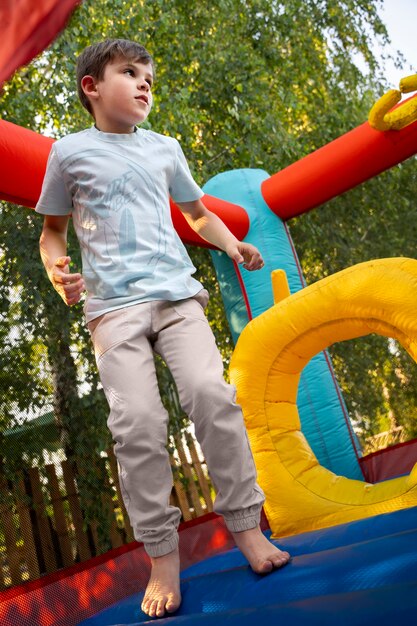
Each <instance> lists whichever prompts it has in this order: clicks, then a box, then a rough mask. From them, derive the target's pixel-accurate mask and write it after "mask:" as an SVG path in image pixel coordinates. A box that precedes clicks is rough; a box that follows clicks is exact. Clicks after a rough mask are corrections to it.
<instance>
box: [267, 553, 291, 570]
mask: <svg viewBox="0 0 417 626" xmlns="http://www.w3.org/2000/svg"><path fill="white" fill-rule="evenodd" d="M290 558H291V557H290V555H289V554H288V552H280V553H279V554H276V555H273V556H272V557H271V561H272V563H273V565H274V567H282V566H283V565H286V563H288V561H289V560H290Z"/></svg>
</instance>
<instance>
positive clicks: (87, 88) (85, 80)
mask: <svg viewBox="0 0 417 626" xmlns="http://www.w3.org/2000/svg"><path fill="white" fill-rule="evenodd" d="M81 89H82V90H83V92H84V93H85V95H86V96H87V98H91V99H93V100H95V99H96V98H97V97H98V91H97V84H96V80H95V79H94V78H93V76H89V75H87V76H83V77H82V79H81Z"/></svg>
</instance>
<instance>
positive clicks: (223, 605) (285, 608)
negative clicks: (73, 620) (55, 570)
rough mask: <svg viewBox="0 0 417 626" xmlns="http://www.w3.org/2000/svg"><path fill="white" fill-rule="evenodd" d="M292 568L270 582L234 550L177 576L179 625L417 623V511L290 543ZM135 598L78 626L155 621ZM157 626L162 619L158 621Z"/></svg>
mask: <svg viewBox="0 0 417 626" xmlns="http://www.w3.org/2000/svg"><path fill="white" fill-rule="evenodd" d="M279 545H280V546H281V547H285V549H287V550H288V551H290V552H291V554H292V560H291V562H290V563H289V564H288V565H287V566H285V567H284V568H282V569H281V570H276V571H274V572H273V573H271V574H269V575H267V576H259V575H257V574H255V573H254V572H252V570H251V569H250V568H249V566H248V565H247V562H246V561H245V559H244V557H243V556H242V554H241V553H240V552H239V551H238V550H237V549H235V550H231V551H229V552H227V553H225V554H222V555H217V556H215V557H213V558H211V559H207V560H206V561H203V562H201V563H198V564H196V565H194V566H192V567H190V568H188V569H187V570H185V571H184V572H183V573H182V583H181V588H182V594H183V602H182V605H181V607H180V609H179V610H178V611H177V613H176V614H175V615H172V616H170V617H168V618H164V619H163V620H162V621H163V622H165V620H169V623H170V624H171V625H172V626H175V625H176V624H178V625H180V624H184V625H186V624H187V625H188V624H189V625H190V626H191V625H193V626H199V625H200V624H203V625H205V624H207V625H209V624H210V625H211V624H216V625H219V624H230V625H234V624H236V625H237V624H239V625H242V624H243V625H248V626H260V625H262V626H263V625H267V624H294V625H297V626H304V625H316V624H317V626H321V625H323V624H332V625H333V624H334V625H337V626H353V625H359V624H367V625H375V626H377V625H379V626H380V625H381V624H383V625H385V624H387V625H388V624H391V623H392V622H393V621H396V623H397V624H410V625H411V624H415V623H417V618H416V610H417V508H413V509H408V510H404V511H397V512H395V513H390V514H387V515H381V516H378V517H374V518H370V519H367V520H359V521H357V522H352V523H350V524H344V525H341V526H336V527H333V528H329V529H325V530H321V531H316V532H311V533H304V534H302V535H297V536H293V537H288V538H286V539H283V540H282V541H280V542H279ZM142 597H143V593H138V594H135V595H133V596H130V597H129V598H126V599H125V600H124V601H122V602H119V603H118V604H117V605H115V606H113V607H110V608H109V609H107V610H105V611H102V612H101V613H99V614H98V615H96V616H95V617H93V618H90V619H88V620H84V621H83V622H81V624H80V625H79V626H122V625H123V626H128V625H129V626H133V625H137V624H143V623H146V622H150V621H154V620H151V619H150V618H149V617H148V616H146V615H144V614H143V613H142V611H141V610H140V608H139V607H140V603H141V600H142ZM158 621H159V622H161V620H158Z"/></svg>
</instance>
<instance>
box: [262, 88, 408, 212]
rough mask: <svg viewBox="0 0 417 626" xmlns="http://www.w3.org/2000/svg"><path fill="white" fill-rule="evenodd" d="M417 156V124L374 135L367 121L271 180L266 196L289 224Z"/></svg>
mask: <svg viewBox="0 0 417 626" xmlns="http://www.w3.org/2000/svg"><path fill="white" fill-rule="evenodd" d="M413 97H414V98H416V97H417V96H413ZM408 100H410V98H409V99H408ZM404 102H407V100H406V101H404ZM402 104H404V103H402ZM402 104H401V105H399V106H402ZM416 152H417V121H416V122H413V123H412V124H410V125H409V126H406V127H405V128H403V129H402V130H390V131H386V132H381V131H377V130H374V129H373V128H371V127H370V126H369V124H368V122H366V123H364V124H362V125H361V126H358V127H357V128H355V129H354V130H352V131H350V132H348V133H346V134H345V135H342V136H341V137H339V138H338V139H335V140H334V141H332V142H331V143H329V144H327V145H325V146H323V147H322V148H320V149H319V150H316V151H315V152H313V153H312V154H309V155H308V156H306V157H304V158H303V159H301V160H300V161H296V162H295V163H293V164H292V165H290V166H289V167H286V168H285V169H283V170H281V171H280V172H278V173H277V174H274V175H273V176H271V177H270V178H268V179H267V180H265V181H264V182H263V183H262V195H263V197H264V199H265V202H266V203H267V205H268V206H269V208H270V209H271V210H272V211H273V212H274V213H276V214H277V215H279V217H281V218H282V219H283V220H287V219H289V218H291V217H295V216H296V215H300V214H301V213H305V212H307V211H309V210H310V209H313V208H315V207H317V206H319V205H320V204H323V203H324V202H327V200H330V199H331V198H334V197H335V196H338V195H340V194H342V193H344V192H345V191H347V190H348V189H351V188H352V187H355V186H356V185H359V184H360V183H362V182H364V181H365V180H368V179H369V178H372V176H376V175H377V174H379V173H381V172H383V171H384V170H387V169H389V168H390V167H392V166H393V165H396V164H397V163H400V162H401V161H404V160H405V159H408V158H409V157H410V156H412V155H413V154H415V153H416Z"/></svg>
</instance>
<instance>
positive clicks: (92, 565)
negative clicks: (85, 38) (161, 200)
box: [0, 0, 417, 626]
mask: <svg viewBox="0 0 417 626" xmlns="http://www.w3.org/2000/svg"><path fill="white" fill-rule="evenodd" d="M22 2H23V0H22ZM64 4H66V5H67V6H66V11H67V12H68V11H69V10H70V8H72V6H74V5H75V4H76V3H75V2H67V3H58V2H56V0H55V2H54V1H53V0H43V2H39V3H38V4H37V6H38V8H40V7H41V6H46V5H48V8H49V9H51V6H49V5H55V6H56V7H58V6H60V7H61V9H62V8H63V5H64ZM59 27H60V26H59V25H58V26H57V27H56V29H55V31H54V34H56V32H57V30H58V29H59ZM39 28H40V27H39V24H34V25H33V29H32V32H31V33H29V34H28V35H27V41H29V40H30V39H31V37H32V43H33V42H34V41H35V39H36V41H38V39H39V37H38V36H37V37H36V38H35V35H34V33H38V32H39ZM41 39H42V41H43V43H42V44H40V45H35V44H34V43H33V45H32V47H31V46H28V49H32V50H33V53H35V52H37V51H38V50H40V49H41V48H42V45H46V43H47V42H48V40H50V37H49V36H45V37H43V38H42V37H41ZM18 43H19V42H17V41H16V42H15V45H17V44H18ZM29 58H30V56H28V57H27V58H25V59H24V60H23V61H22V60H18V61H17V62H16V63H15V65H14V67H13V68H11V67H10V59H4V58H1V57H0V62H1V63H3V68H2V69H3V74H0V76H2V78H3V79H6V78H7V77H8V76H10V73H11V72H12V71H13V70H14V69H15V67H16V66H17V65H19V64H20V63H22V62H26V61H27V60H28V59H29ZM7 63H9V65H7ZM7 68H8V69H7ZM416 88H417V80H416V77H410V78H409V79H406V80H405V82H403V83H402V84H401V85H400V92H402V93H406V92H410V91H413V90H415V89H416ZM393 91H395V90H393ZM400 92H395V94H394V93H389V94H387V95H386V96H384V98H383V99H381V101H380V102H378V103H377V105H376V107H375V108H374V109H373V110H372V112H371V114H370V118H369V122H365V123H363V124H362V125H361V126H359V127H358V128H356V129H354V130H352V131H350V132H349V133H347V134H346V135H344V136H342V137H339V138H338V139H336V140H334V141H333V142H331V143H330V144H328V145H326V146H324V147H322V148H320V149H319V150H317V151H316V152H314V153H313V154H311V155H309V156H307V157H305V158H304V159H302V160H300V161H299V162H297V163H294V164H293V165H291V166H289V167H287V168H286V169H284V170H282V171H280V172H278V173H277V174H274V175H272V176H270V175H269V174H268V173H266V172H264V171H261V170H249V169H248V170H246V169H242V170H235V171H230V172H225V173H222V174H219V175H217V176H215V177H214V178H213V179H211V180H209V181H208V182H207V183H206V185H205V187H204V191H205V193H206V195H205V197H204V202H205V203H206V205H207V206H208V207H209V208H210V209H211V210H213V211H215V212H216V213H217V214H218V215H220V216H221V218H222V219H223V220H224V221H225V223H226V224H227V225H228V227H229V228H230V229H231V230H232V231H233V232H234V234H235V235H236V236H237V237H239V238H241V239H244V240H245V241H249V242H251V243H253V244H255V245H257V246H258V247H259V248H261V249H262V252H263V255H264V258H265V267H264V268H263V269H262V270H260V271H259V272H256V273H250V272H245V271H244V270H242V271H241V270H240V268H239V267H238V266H237V265H236V264H234V263H233V262H232V261H230V259H229V258H228V257H227V256H226V255H225V254H223V253H221V252H219V251H217V250H212V258H213V262H214V265H215V268H216V272H217V276H218V280H219V284H220V286H221V289H222V296H223V300H224V303H225V308H226V313H227V317H228V321H229V324H230V328H231V330H232V333H233V336H234V339H235V340H236V348H235V351H234V355H233V358H232V362H231V367H230V375H231V379H232V381H233V383H234V384H235V385H236V388H237V394H238V396H237V397H238V401H239V402H240V403H241V405H242V407H243V411H244V416H245V421H246V426H247V430H248V433H249V438H250V443H251V447H252V450H253V454H254V457H255V462H256V465H257V469H258V476H259V482H260V484H261V486H262V488H263V489H264V491H265V494H266V505H265V513H266V519H267V522H265V524H264V529H265V533H267V534H268V535H270V536H271V538H272V540H274V541H277V542H278V544H279V545H280V547H283V548H284V549H286V550H288V551H289V552H290V553H291V555H292V560H291V562H290V563H289V564H288V565H287V566H286V567H285V568H283V569H282V570H277V571H275V572H273V573H271V574H270V575H268V576H260V575H257V574H254V573H253V572H252V571H251V570H250V568H249V566H248V565H247V563H246V561H245V559H244V557H243V556H242V555H241V553H240V552H239V551H238V550H237V549H233V548H232V544H231V539H230V537H229V536H228V533H227V531H226V529H225V527H224V525H223V523H222V521H221V520H220V519H219V518H218V517H216V516H215V515H213V514H210V515H207V516H205V517H203V518H199V519H197V520H194V521H193V522H191V523H188V524H185V525H183V526H182V528H181V531H180V537H181V540H180V545H181V551H182V561H183V564H185V566H186V568H185V569H184V570H183V572H182V593H183V603H182V605H181V607H180V609H179V611H178V612H177V613H175V614H174V615H172V616H170V617H166V618H163V621H165V620H169V623H170V624H181V625H185V624H190V625H191V624H193V625H196V624H216V625H219V624H222V625H223V624H230V625H232V624H239V625H240V626H241V625H242V624H248V625H249V624H250V625H255V624H280V623H283V624H284V623H285V624H290V625H292V624H293V625H316V624H317V625H319V624H320V625H323V624H338V625H339V626H343V625H348V624H349V625H353V624H355V625H356V624H375V625H377V624H378V625H381V624H391V623H392V622H393V621H394V620H396V621H397V623H401V624H402V623H404V624H405V623H407V624H413V623H415V622H416V619H417V618H416V615H417V574H416V571H417V568H416V566H417V465H416V466H414V464H415V462H416V461H417V440H415V441H410V442H407V443H406V444H400V445H398V446H393V447H391V448H389V449H387V450H384V451H381V452H379V453H376V454H374V455H370V456H368V457H365V458H363V457H362V456H361V452H360V449H359V445H358V442H357V440H356V437H355V434H354V432H353V430H352V427H351V424H350V420H349V416H348V415H347V411H346V407H345V404H344V401H343V397H342V394H341V391H340V389H339V386H338V384H337V381H336V379H335V376H334V372H333V369H332V364H331V361H330V358H329V356H328V354H327V352H326V348H327V347H328V346H329V345H331V344H333V343H335V342H338V341H343V340H346V339H351V338H356V337H362V336H366V335H368V334H370V333H376V334H379V335H382V336H385V337H392V338H395V339H396V340H397V341H398V342H399V343H400V344H401V345H402V346H403V347H404V348H405V350H407V351H408V353H409V354H410V355H411V357H412V358H413V359H414V360H415V359H416V356H417V318H416V315H415V311H416V310H417V260H414V259H407V258H391V259H378V260H375V261H368V262H366V263H362V264H359V265H356V266H354V267H350V268H348V269H346V270H344V271H342V272H339V273H336V274H333V275H331V276H329V277H327V278H325V279H323V280H321V281H318V282H317V283H315V284H313V285H310V286H307V287H306V286H305V283H304V279H303V275H302V271H301V268H300V265H299V263H298V260H297V255H296V252H295V249H294V245H293V242H292V240H291V236H290V234H289V231H288V228H287V221H288V220H289V219H291V218H292V217H294V216H296V215H301V214H302V213H304V212H306V211H309V210H311V209H313V208H314V207H317V206H318V205H321V204H323V203H324V202H326V201H327V200H329V199H330V198H333V197H335V196H337V195H338V194H341V193H343V192H345V191H346V190H348V189H350V188H352V187H354V186H356V185H358V184H360V183H362V182H363V181H365V180H367V179H369V178H371V177H372V176H376V175H377V174H378V173H380V172H382V171H384V170H386V169H388V168H390V167H392V166H394V165H396V164H397V163H400V162H401V161H403V160H404V159H407V158H409V157H411V156H413V155H414V154H415V153H417V121H416V119H417V97H416V96H413V97H411V98H409V99H408V100H406V101H405V102H404V103H401V104H398V103H399V100H400V99H401V93H400ZM398 94H400V95H399V96H398ZM394 104H397V105H398V106H397V108H395V109H394V110H392V106H393V105H394ZM51 145H52V140H51V139H49V138H46V137H42V136H40V135H38V134H36V133H34V132H32V131H30V130H27V129H23V128H20V127H18V126H16V125H13V124H10V123H8V122H6V121H1V122H0V160H1V164H2V167H1V169H0V197H1V198H3V199H6V200H10V201H12V202H16V203H18V204H21V205H23V206H28V207H33V206H34V205H35V203H36V200H37V198H38V196H39V193H40V188H41V183H42V178H43V174H44V170H45V165H46V160H47V157H48V154H49V150H50V147H51ZM17 173H18V174H17ZM22 173H24V176H23V175H22ZM172 218H173V222H174V225H175V227H176V229H177V231H178V233H179V234H180V236H181V237H182V239H183V240H184V241H185V242H186V243H189V244H195V245H207V243H206V242H202V241H201V240H199V238H198V237H197V235H195V233H194V232H193V231H192V230H191V229H190V228H189V227H188V226H187V224H186V222H185V220H184V218H183V217H182V215H181V213H180V212H179V210H178V209H177V208H176V207H175V205H174V204H173V205H172ZM144 562H145V557H144V552H143V548H142V547H141V546H140V545H138V544H134V545H128V546H123V547H122V548H121V549H118V550H117V551H112V552H111V553H108V554H105V555H102V556H101V557H97V558H95V559H93V560H91V561H90V562H86V563H83V564H81V566H79V567H75V568H74V567H72V568H69V569H68V570H62V571H61V572H59V573H58V574H56V575H52V576H46V577H45V578H44V579H42V580H40V581H35V583H29V584H27V585H22V586H21V587H19V588H17V589H11V590H9V591H6V592H3V593H2V594H0V619H1V623H2V624H5V625H7V626H12V625H13V626H35V625H37V624H39V625H41V626H53V625H54V624H56V625H58V624H59V625H61V626H116V625H118V626H120V625H122V624H123V625H128V624H129V625H131V626H133V625H137V624H139V623H145V622H147V621H150V618H149V617H148V616H146V615H144V614H143V613H142V612H141V610H140V603H141V598H142V595H143V589H144V585H145V584H146V571H145V566H144Z"/></svg>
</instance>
